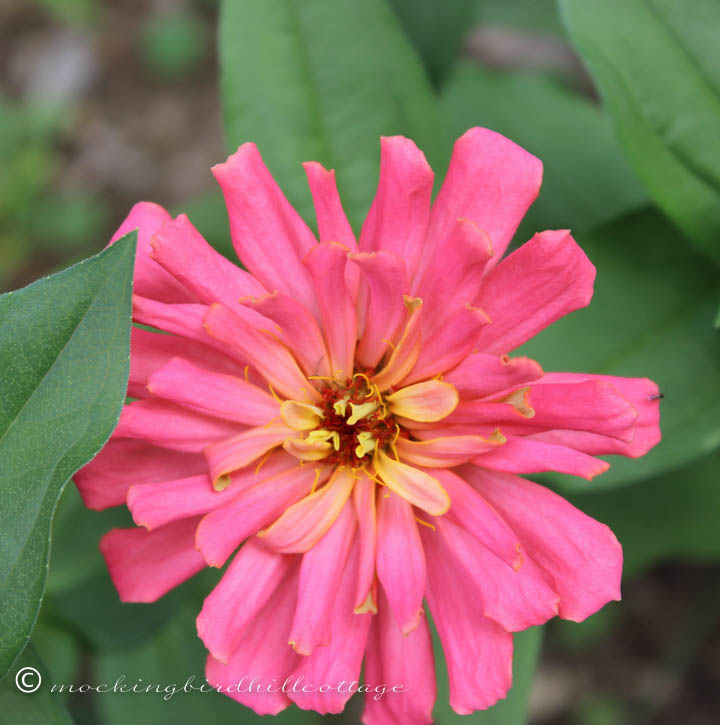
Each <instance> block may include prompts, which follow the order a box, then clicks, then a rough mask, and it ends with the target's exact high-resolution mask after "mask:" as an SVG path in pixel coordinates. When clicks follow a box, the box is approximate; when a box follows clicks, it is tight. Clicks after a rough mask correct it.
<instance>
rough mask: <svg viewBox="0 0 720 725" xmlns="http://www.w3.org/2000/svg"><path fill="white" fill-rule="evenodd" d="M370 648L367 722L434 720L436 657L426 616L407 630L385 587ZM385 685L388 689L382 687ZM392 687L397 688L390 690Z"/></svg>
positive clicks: (399, 724) (393, 724) (398, 724)
mask: <svg viewBox="0 0 720 725" xmlns="http://www.w3.org/2000/svg"><path fill="white" fill-rule="evenodd" d="M379 598H380V601H379V602H378V614H377V616H376V617H373V622H372V625H371V627H370V633H369V635H368V642H367V649H366V652H365V684H366V685H367V686H368V688H369V691H368V693H367V694H366V695H365V710H364V712H363V716H362V722H363V723H365V725H406V723H414V724H416V725H426V724H428V723H432V722H433V718H432V709H433V705H434V704H435V696H436V689H437V686H436V684H435V658H434V655H433V649H432V640H431V639H430V630H429V628H428V625H427V621H426V619H425V617H421V618H420V621H419V622H418V626H417V628H416V629H414V630H413V631H412V632H410V634H408V635H403V634H402V633H401V632H400V629H399V628H398V626H397V623H396V621H395V618H394V617H393V616H392V614H391V610H390V605H389V602H388V600H387V597H386V596H385V594H384V592H382V589H381V591H380V594H379ZM382 688H385V690H383V689H382ZM391 688H394V689H392V690H391Z"/></svg>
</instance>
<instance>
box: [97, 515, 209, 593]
mask: <svg viewBox="0 0 720 725" xmlns="http://www.w3.org/2000/svg"><path fill="white" fill-rule="evenodd" d="M198 521H199V519H198V518H197V517H196V518H192V519H184V520H182V521H176V522H175V523H172V524H168V525H167V526H162V527H160V528H159V529H155V530H154V531H146V530H145V529H111V530H110V531H108V532H107V534H105V536H103V537H102V539H100V552H101V553H102V555H103V557H105V563H106V564H107V568H108V571H109V572H110V578H111V579H112V580H113V584H114V585H115V588H116V589H117V591H118V595H119V596H120V599H121V600H122V601H123V602H154V601H155V600H156V599H159V598H160V597H161V596H162V595H163V594H165V593H167V592H169V591H170V590H171V589H173V588H174V587H176V586H177V585H178V584H182V582H184V581H185V580H186V579H189V578H190V577H191V576H192V575H193V574H197V572H199V571H200V570H201V569H203V568H204V567H205V560H204V559H203V558H202V556H201V555H200V553H199V552H198V551H197V550H196V549H195V547H194V546H193V539H194V536H195V529H196V528H197V525H198Z"/></svg>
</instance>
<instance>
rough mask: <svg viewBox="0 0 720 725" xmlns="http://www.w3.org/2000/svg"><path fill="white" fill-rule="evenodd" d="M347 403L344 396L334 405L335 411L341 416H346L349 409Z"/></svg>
mask: <svg viewBox="0 0 720 725" xmlns="http://www.w3.org/2000/svg"><path fill="white" fill-rule="evenodd" d="M347 404H348V403H347V400H345V399H344V398H343V400H338V401H336V402H335V404H334V405H333V410H334V411H335V413H336V414H337V415H340V416H342V417H343V418H344V417H345V411H346V410H347Z"/></svg>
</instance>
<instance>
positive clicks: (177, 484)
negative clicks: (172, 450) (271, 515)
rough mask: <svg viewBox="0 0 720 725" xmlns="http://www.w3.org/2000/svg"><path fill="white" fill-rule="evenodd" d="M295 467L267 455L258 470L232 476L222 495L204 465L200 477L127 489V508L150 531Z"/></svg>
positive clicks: (284, 456)
mask: <svg viewBox="0 0 720 725" xmlns="http://www.w3.org/2000/svg"><path fill="white" fill-rule="evenodd" d="M295 465H296V464H295V461H294V460H293V459H292V458H290V457H289V456H288V455H287V454H286V453H284V452H283V451H278V452H277V453H273V454H271V455H270V456H269V457H268V458H267V460H265V461H264V462H263V464H262V466H261V467H260V468H259V469H258V467H257V466H255V465H254V464H253V465H252V466H248V467H247V468H243V469H240V470H239V471H235V472H234V473H232V474H231V475H230V476H229V483H228V485H227V486H226V487H225V488H223V489H222V491H217V490H216V489H215V488H213V486H212V482H211V480H210V476H208V474H207V465H204V466H203V469H204V470H203V473H202V474H201V475H199V476H191V477H189V478H188V477H184V476H183V477H182V478H176V479H175V480H167V481H156V482H153V483H142V484H139V485H133V486H131V487H130V489H129V491H128V494H127V505H128V508H129V509H130V511H131V512H132V515H133V519H134V520H135V523H136V524H137V525H138V526H144V527H145V528H147V529H154V528H156V527H158V526H163V525H165V524H167V523H170V522H171V521H176V520H177V519H184V518H188V517H189V516H195V515H197V514H205V513H207V512H208V511H212V510H213V509H216V508H218V507H219V506H222V505H224V504H226V503H227V502H228V501H230V500H232V499H233V498H235V496H237V495H238V494H240V493H242V492H244V491H247V490H248V489H250V488H252V487H253V486H255V485H257V484H258V483H261V482H262V481H265V480H267V479H268V478H271V477H272V476H275V475H277V474H278V473H284V472H285V471H287V470H288V469H290V468H294V467H295ZM183 473H184V471H183ZM135 480H137V478H136V479H135ZM133 483H134V481H133Z"/></svg>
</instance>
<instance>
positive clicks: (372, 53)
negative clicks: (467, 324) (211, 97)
mask: <svg viewBox="0 0 720 725" xmlns="http://www.w3.org/2000/svg"><path fill="white" fill-rule="evenodd" d="M219 43H220V61H221V79H220V80H221V91H222V101H223V112H224V117H225V130H226V134H227V138H228V143H229V145H230V148H231V150H234V149H235V148H236V147H237V145H238V144H241V143H244V142H245V141H254V142H256V143H257V145H258V148H259V149H260V152H261V153H262V154H263V157H264V159H265V161H266V162H267V164H268V167H269V168H270V171H271V172H272V173H273V174H274V175H275V178H276V179H277V180H278V182H279V183H280V184H281V186H282V187H283V190H284V191H285V193H286V194H287V196H288V198H289V199H290V201H291V203H292V204H293V205H294V206H295V208H296V209H298V211H300V212H301V213H302V214H303V215H304V217H305V219H306V220H312V219H314V214H313V213H312V211H311V210H312V206H311V203H310V195H309V192H308V191H307V183H306V180H305V174H304V171H303V169H302V167H301V166H300V163H301V162H302V161H310V160H314V161H319V162H321V163H322V164H324V165H325V166H326V167H328V168H334V169H336V170H337V177H338V186H339V188H340V193H341V196H342V199H343V204H344V207H345V211H346V212H347V214H348V217H349V218H350V221H351V223H352V224H353V225H354V226H355V227H356V228H357V227H358V225H359V224H360V223H361V221H362V219H363V218H364V216H365V214H366V212H367V210H368V207H369V204H370V201H371V199H372V196H373V194H374V192H375V186H376V183H377V173H378V168H379V151H380V147H379V136H380V135H391V134H404V135H406V136H409V137H411V138H413V139H414V140H415V142H416V143H417V144H418V146H419V147H420V148H422V149H423V150H424V151H425V153H426V154H427V156H428V160H429V161H430V163H431V164H434V165H435V166H436V168H437V167H438V164H440V165H441V164H442V163H444V162H445V160H446V157H447V154H446V149H445V148H444V144H443V142H444V140H445V139H446V136H445V135H444V133H443V131H442V129H441V128H440V123H439V115H438V110H437V104H436V101H435V98H434V96H433V94H432V91H431V90H430V87H429V84H428V81H427V79H426V77H425V75H424V73H423V69H422V66H421V64H420V60H419V58H418V56H417V54H416V52H415V51H414V50H413V48H412V47H411V45H410V43H409V42H408V40H407V39H406V38H405V36H404V34H403V33H402V31H401V29H400V26H399V22H398V20H397V19H396V18H395V16H394V14H393V12H392V10H390V8H389V7H388V6H387V4H386V3H385V2H384V0H363V2H337V1H336V0H243V2H236V1H235V0H224V2H223V3H222V8H221V15H220V39H219Z"/></svg>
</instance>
